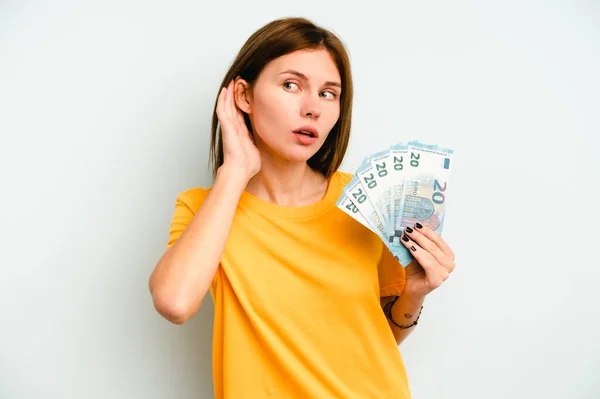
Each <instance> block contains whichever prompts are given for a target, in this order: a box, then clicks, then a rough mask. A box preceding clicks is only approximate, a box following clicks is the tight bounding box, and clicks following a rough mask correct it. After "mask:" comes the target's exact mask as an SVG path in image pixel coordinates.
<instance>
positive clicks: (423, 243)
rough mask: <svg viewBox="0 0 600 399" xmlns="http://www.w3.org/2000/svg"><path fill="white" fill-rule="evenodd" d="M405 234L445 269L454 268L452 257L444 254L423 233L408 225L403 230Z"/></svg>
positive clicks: (450, 269)
mask: <svg viewBox="0 0 600 399" xmlns="http://www.w3.org/2000/svg"><path fill="white" fill-rule="evenodd" d="M404 232H405V234H406V235H408V237H409V238H410V239H411V240H413V241H415V242H416V243H417V244H419V246H420V247H421V248H423V249H424V250H426V251H427V252H429V253H430V254H431V255H433V257H434V258H435V259H436V260H437V261H438V263H439V264H440V265H442V266H443V267H444V268H445V269H446V270H448V271H452V269H454V262H453V261H452V259H451V258H450V257H449V256H448V255H446V254H445V253H444V252H443V251H442V250H441V249H440V248H439V247H438V246H437V244H436V243H435V242H433V241H432V240H430V239H429V238H428V237H426V236H425V235H424V234H422V233H421V232H420V231H418V230H413V229H412V228H410V227H406V229H405V230H404Z"/></svg>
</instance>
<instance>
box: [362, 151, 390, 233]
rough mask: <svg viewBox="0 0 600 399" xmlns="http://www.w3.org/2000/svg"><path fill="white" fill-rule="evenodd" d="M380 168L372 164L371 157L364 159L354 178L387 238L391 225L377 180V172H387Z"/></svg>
mask: <svg viewBox="0 0 600 399" xmlns="http://www.w3.org/2000/svg"><path fill="white" fill-rule="evenodd" d="M384 165H385V164H384ZM380 166H381V163H380V164H379V165H376V164H374V163H373V161H372V157H365V158H364V159H363V161H362V163H361V164H360V166H359V167H358V169H357V170H356V177H358V179H359V180H360V183H361V185H362V188H363V191H364V193H365V194H366V195H367V198H368V200H369V202H370V203H371V204H372V205H373V209H374V210H375V213H377V216H378V217H379V219H380V220H381V223H382V224H383V230H384V235H385V236H389V234H390V232H391V228H390V227H391V223H390V222H389V214H388V213H387V212H386V209H385V205H384V203H383V198H382V197H383V190H384V187H382V186H381V180H378V179H377V176H378V174H379V172H384V173H387V171H386V170H385V169H383V170H382V169H380Z"/></svg>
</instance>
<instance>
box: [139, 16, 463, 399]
mask: <svg viewBox="0 0 600 399" xmlns="http://www.w3.org/2000/svg"><path fill="white" fill-rule="evenodd" d="M351 110H352V77H351V72H350V64H349V59H348V55H347V53H346V51H345V49H344V46H343V44H342V43H341V41H340V40H339V39H338V38H337V37H336V36H335V35H334V34H332V33H331V32H330V31H328V30H326V29H323V28H320V27H317V26H315V25H314V24H313V23H311V22H310V21H308V20H305V19H301V18H289V19H282V20H276V21H273V22H271V23H269V24H267V25H265V26H264V27H262V28H261V29H259V30H258V31H257V32H256V33H254V34H253V35H252V36H251V37H250V38H249V39H248V41H247V42H246V43H245V45H244V46H243V48H242V49H241V50H240V52H239V54H238V56H237V58H236V60H235V61H234V62H233V64H232V66H231V68H230V70H229V71H228V72H227V74H226V76H225V78H224V80H223V83H222V90H221V92H220V93H219V95H218V98H217V101H216V104H215V112H214V115H213V124H212V143H211V158H212V160H213V163H214V165H213V175H214V183H213V185H212V187H211V188H208V189H204V188H193V189H190V190H187V191H185V192H183V193H181V194H180V195H179V196H178V198H177V201H176V206H175V213H174V216H173V220H172V224H171V231H170V238H169V242H168V246H167V251H166V253H165V254H164V255H163V257H162V258H161V259H160V261H159V262H158V263H157V265H156V267H155V269H154V271H153V273H152V275H151V277H150V282H149V284H150V290H151V293H152V298H153V301H154V306H155V308H156V310H157V311H158V312H159V313H160V314H161V315H162V316H164V317H165V318H166V319H167V320H169V321H171V322H173V323H176V324H181V323H184V322H185V321H187V320H188V319H189V318H190V317H191V316H192V315H193V314H194V313H195V312H196V311H197V310H198V308H199V307H200V304H201V302H202V300H203V298H204V296H205V294H206V293H207V292H208V291H210V293H211V296H212V298H213V300H214V304H215V320H214V342H213V372H214V387H215V395H216V398H217V399H221V398H227V399H230V398H232V399H239V398H250V399H258V398H323V399H329V398H385V399H392V398H409V397H410V391H409V386H408V381H407V376H406V370H405V368H404V364H403V361H402V358H401V355H400V353H399V351H398V344H399V343H400V342H401V341H402V340H403V339H404V338H406V336H407V335H408V334H410V332H411V331H412V330H413V329H414V326H415V325H416V320H417V319H418V316H419V315H420V311H421V309H422V303H423V300H424V298H425V296H426V295H427V294H428V293H430V292H431V291H432V290H433V289H435V288H436V287H438V286H439V285H440V284H441V283H442V282H443V281H444V280H445V279H446V278H447V277H448V274H449V273H450V272H451V271H452V269H453V268H454V255H453V254H452V251H451V250H450V248H448V246H447V245H446V243H445V242H444V241H443V240H442V239H441V238H440V237H439V236H438V235H437V234H435V233H434V232H433V231H431V230H429V229H427V228H426V227H423V226H420V225H417V226H415V227H416V228H415V229H414V230H413V229H409V228H407V229H406V230H407V232H406V234H405V236H406V237H405V240H408V241H405V240H403V241H402V242H403V243H404V244H405V245H406V246H407V248H413V249H412V251H413V255H414V257H415V261H414V262H413V263H412V264H410V265H407V267H406V268H403V267H402V265H400V264H399V263H398V262H397V260H396V259H395V258H394V257H392V255H391V254H390V252H389V251H388V250H387V248H386V247H385V245H384V244H383V243H382V242H381V240H380V239H378V238H377V236H376V235H375V234H373V233H372V232H371V231H369V230H368V229H366V228H364V227H363V226H362V225H360V224H359V223H357V222H355V221H354V220H353V219H352V218H350V217H348V216H347V215H346V214H345V213H344V212H342V211H341V210H339V209H338V208H337V207H336V205H335V203H336V201H337V199H338V198H339V197H340V195H341V193H342V189H343V187H344V186H345V185H346V184H347V183H348V182H349V180H350V178H351V176H352V175H351V174H348V173H344V172H341V171H339V170H338V167H339V165H340V164H341V162H342V159H343V157H344V154H345V151H346V148H347V145H348V139H349V134H350V119H351ZM218 125H220V128H218V127H219V126H218ZM384 309H385V311H384Z"/></svg>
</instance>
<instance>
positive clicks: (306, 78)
mask: <svg viewBox="0 0 600 399" xmlns="http://www.w3.org/2000/svg"><path fill="white" fill-rule="evenodd" d="M286 73H290V74H292V75H296V76H298V77H299V78H300V79H302V80H306V81H308V77H307V76H306V75H305V74H303V73H302V72H298V71H296V70H295V69H287V70H285V71H283V72H281V73H280V75H283V74H286ZM325 85H326V86H335V87H339V88H340V89H341V88H342V84H341V83H340V82H333V81H327V82H325Z"/></svg>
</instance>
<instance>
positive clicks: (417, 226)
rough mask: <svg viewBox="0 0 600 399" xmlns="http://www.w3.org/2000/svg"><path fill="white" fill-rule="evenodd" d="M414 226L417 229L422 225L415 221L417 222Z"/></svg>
mask: <svg viewBox="0 0 600 399" xmlns="http://www.w3.org/2000/svg"><path fill="white" fill-rule="evenodd" d="M415 227H416V228H417V229H422V228H423V225H421V223H417V224H415Z"/></svg>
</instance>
